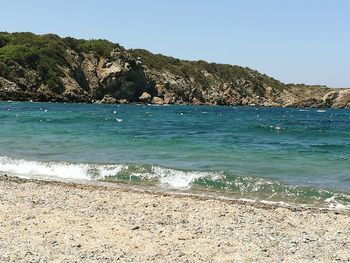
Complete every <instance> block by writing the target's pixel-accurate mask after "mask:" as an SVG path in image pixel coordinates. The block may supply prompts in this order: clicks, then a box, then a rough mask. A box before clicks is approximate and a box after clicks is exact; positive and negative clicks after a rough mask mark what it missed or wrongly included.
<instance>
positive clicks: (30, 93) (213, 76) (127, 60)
mask: <svg viewBox="0 0 350 263" xmlns="http://www.w3.org/2000/svg"><path fill="white" fill-rule="evenodd" d="M0 100H19V101H28V100H32V101H57V102H99V103H132V102H144V103H155V104H195V105H199V104H208V105H256V106H283V107H335V108H350V89H349V90H348V89H331V88H327V87H321V86H306V85H286V84H284V83H282V82H280V81H278V80H275V79H273V78H271V77H268V76H266V75H264V74H261V73H259V72H257V71H255V70H252V69H249V68H243V67H239V66H231V65H223V64H216V63H207V62H205V61H184V60H179V59H175V58H172V57H166V56H162V55H155V54H152V53H150V52H148V51H146V50H127V49H124V48H123V47H121V46H119V45H118V44H113V43H110V42H108V41H106V40H90V41H87V40H77V39H73V38H60V37H58V36H56V35H52V34H50V35H34V34H31V33H11V34H10V33H0Z"/></svg>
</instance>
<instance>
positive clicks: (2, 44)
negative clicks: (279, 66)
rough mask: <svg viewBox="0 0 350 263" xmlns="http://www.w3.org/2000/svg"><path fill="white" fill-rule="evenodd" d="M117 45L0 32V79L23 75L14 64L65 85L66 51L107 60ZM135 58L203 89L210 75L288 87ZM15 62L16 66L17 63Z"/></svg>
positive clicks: (149, 56)
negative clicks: (83, 53)
mask: <svg viewBox="0 0 350 263" xmlns="http://www.w3.org/2000/svg"><path fill="white" fill-rule="evenodd" d="M114 48H120V46H119V45H118V44H114V43H111V42H109V41H107V40H101V39H98V40H82V39H74V38H71V37H66V38H61V37H59V36H57V35H54V34H46V35H35V34H33V33H6V32H0V76H3V77H6V78H8V79H10V80H15V76H18V75H19V74H20V72H19V71H18V70H17V69H15V70H14V66H13V65H14V64H16V63H17V64H19V65H20V66H22V67H25V68H30V69H33V70H35V71H36V72H37V73H38V74H39V75H40V77H41V78H42V80H43V82H44V83H46V84H48V85H49V86H50V88H52V89H54V88H56V89H57V88H59V87H60V86H62V83H61V78H60V77H61V76H62V74H63V73H62V70H61V68H62V66H69V63H68V60H67V53H66V50H67V49H72V50H74V51H76V52H77V53H81V52H90V51H94V52H95V53H96V54H97V55H100V56H104V57H108V56H109V55H110V53H111V51H112V50H113V49H114ZM129 52H130V54H131V55H132V56H133V57H135V58H136V57H141V58H142V61H143V63H144V64H145V65H146V66H147V67H148V68H149V69H151V70H155V71H159V72H162V71H165V70H166V71H169V72H171V73H173V74H175V75H178V76H181V77H184V78H187V79H194V81H196V82H197V83H199V84H201V85H202V86H203V87H208V86H210V84H211V83H212V79H211V78H210V77H208V74H206V73H209V75H211V76H214V77H215V78H216V79H219V80H221V81H223V82H234V81H236V80H238V79H243V80H247V81H249V82H250V83H252V84H253V86H254V87H259V88H261V87H262V86H273V87H276V88H283V87H285V85H284V84H283V83H281V82H280V81H277V80H275V79H273V78H271V77H268V76H266V75H264V74H260V73H259V72H257V71H254V70H252V69H249V68H244V67H240V66H232V65H226V64H217V63H207V62H205V61H202V60H199V61H188V60H180V59H176V58H173V57H168V56H164V55H160V54H153V53H151V52H149V51H147V50H143V49H133V50H129ZM14 62H16V63H14Z"/></svg>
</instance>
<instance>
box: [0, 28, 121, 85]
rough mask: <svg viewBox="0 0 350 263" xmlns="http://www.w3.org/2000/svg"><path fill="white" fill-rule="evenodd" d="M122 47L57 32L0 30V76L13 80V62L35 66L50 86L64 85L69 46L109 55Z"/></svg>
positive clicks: (79, 50) (74, 48)
mask: <svg viewBox="0 0 350 263" xmlns="http://www.w3.org/2000/svg"><path fill="white" fill-rule="evenodd" d="M115 47H119V45H117V44H113V43H111V42H109V41H107V40H101V39H99V40H80V39H74V38H71V37H67V38H61V37H59V36H57V35H54V34H46V35H35V34H33V33H6V32H0V76H3V77H7V78H9V79H10V80H12V79H14V76H13V74H17V75H18V74H20V72H15V71H14V70H13V64H14V63H13V62H16V63H17V64H19V65H20V66H22V67H25V68H30V69H34V70H36V71H37V72H38V74H39V75H40V76H41V78H42V79H43V81H44V83H46V84H48V85H49V86H50V87H51V88H53V89H54V88H57V87H59V86H61V85H62V83H61V79H60V76H62V70H61V69H60V66H66V65H69V64H68V61H67V57H66V50H67V49H68V48H70V49H73V50H75V51H77V52H89V51H94V52H96V53H97V54H98V55H101V56H105V57H108V56H109V54H110V52H111V51H112V50H113V49H114V48H115Z"/></svg>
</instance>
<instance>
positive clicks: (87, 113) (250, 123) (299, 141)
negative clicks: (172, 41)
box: [0, 102, 350, 208]
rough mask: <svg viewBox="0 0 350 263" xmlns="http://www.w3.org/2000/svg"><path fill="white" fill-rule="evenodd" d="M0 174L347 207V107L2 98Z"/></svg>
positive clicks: (349, 137)
mask: <svg viewBox="0 0 350 263" xmlns="http://www.w3.org/2000/svg"><path fill="white" fill-rule="evenodd" d="M0 125H1V126H0V171H1V173H7V174H14V175H19V176H25V177H31V176H34V177H44V178H47V177H50V178H70V179H77V180H80V179H83V180H101V181H108V182H119V183H127V184H131V185H138V184H141V185H146V186H147V185H149V186H152V187H158V188H159V189H161V190H164V189H177V190H179V191H185V190H186V191H191V190H196V191H200V192H203V193H205V192H209V191H210V192H211V193H213V192H214V193H217V194H219V195H220V194H224V195H226V196H232V197H233V198H248V199H253V200H266V201H274V202H276V201H277V202H279V201H283V202H287V203H297V204H315V205H318V206H333V207H334V206H336V207H343V208H346V207H350V110H341V109H326V110H318V109H298V108H263V107H261V108H256V107H224V106H174V105H172V106H150V105H91V104H58V103H29V102H25V103H24V102H1V103H0Z"/></svg>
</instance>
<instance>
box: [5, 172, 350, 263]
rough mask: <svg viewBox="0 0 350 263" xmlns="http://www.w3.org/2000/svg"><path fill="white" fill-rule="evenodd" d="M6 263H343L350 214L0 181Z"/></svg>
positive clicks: (68, 184) (8, 179) (348, 254)
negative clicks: (253, 262)
mask: <svg viewBox="0 0 350 263" xmlns="http://www.w3.org/2000/svg"><path fill="white" fill-rule="evenodd" d="M0 233H1V235H0V261H4V262H72V261H74V262H116V261H119V262H135V261H136V262H144V261H155V262H175V261H181V262H186V261H189V262H232V261H235V262H252V261H257V262H271V261H272V262H280V261H282V260H284V261H285V262H311V261H313V262H316V261H317V262H331V261H337V262H348V261H349V260H350V249H349V247H350V214H349V212H348V211H342V210H340V211H338V210H330V209H316V208H302V207H298V208H296V207H283V206H278V205H272V204H262V203H258V202H255V203H251V202H244V201H240V200H226V199H219V198H213V197H210V196H206V197H203V196H196V195H188V194H177V193H168V192H166V193H163V192H154V191H149V190H142V189H134V188H128V187H123V186H120V185H118V186H110V185H106V184H89V183H86V184H85V183H80V182H79V183H77V182H62V181H41V180H36V179H23V178H18V177H10V176H7V177H6V176H0Z"/></svg>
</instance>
